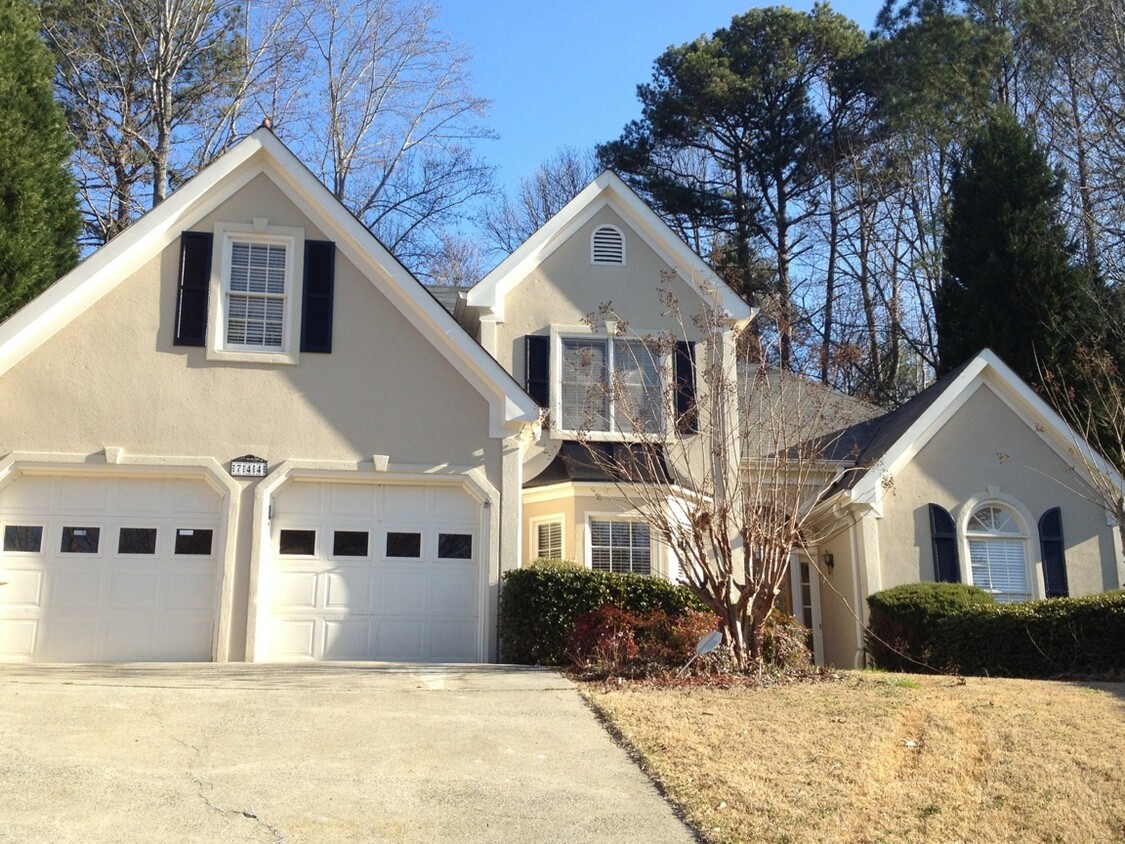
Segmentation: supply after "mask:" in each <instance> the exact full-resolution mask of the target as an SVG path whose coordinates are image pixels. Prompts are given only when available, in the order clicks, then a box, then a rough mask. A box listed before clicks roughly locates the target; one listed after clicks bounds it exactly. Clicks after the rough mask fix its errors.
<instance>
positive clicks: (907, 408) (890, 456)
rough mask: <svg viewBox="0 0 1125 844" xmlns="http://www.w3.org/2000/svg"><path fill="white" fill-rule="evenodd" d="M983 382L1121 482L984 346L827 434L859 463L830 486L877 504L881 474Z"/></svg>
mask: <svg viewBox="0 0 1125 844" xmlns="http://www.w3.org/2000/svg"><path fill="white" fill-rule="evenodd" d="M982 386H987V387H988V388H989V389H991V390H992V392H993V393H994V394H995V395H996V396H997V397H998V398H999V399H1000V400H1001V401H1003V402H1004V403H1005V404H1006V405H1007V406H1008V407H1009V408H1010V409H1011V410H1012V412H1014V413H1015V414H1016V415H1017V416H1019V417H1020V419H1022V420H1023V421H1024V423H1025V424H1027V426H1028V427H1029V428H1031V429H1032V430H1033V431H1035V432H1036V433H1037V434H1038V435H1039V436H1040V437H1041V438H1042V439H1043V440H1044V442H1046V443H1047V445H1048V446H1050V447H1051V449H1053V450H1054V451H1055V452H1056V453H1057V454H1058V455H1059V457H1060V458H1062V459H1063V460H1064V461H1065V462H1066V463H1068V464H1070V465H1071V466H1074V467H1075V468H1076V469H1078V470H1079V471H1080V472H1082V473H1083V474H1086V473H1089V472H1090V471H1091V470H1092V471H1095V472H1098V473H1100V474H1103V475H1105V476H1107V477H1109V478H1112V479H1115V482H1116V483H1117V484H1121V483H1122V480H1121V479H1120V477H1119V476H1118V474H1117V472H1116V470H1115V469H1114V468H1113V467H1112V466H1110V465H1109V463H1108V462H1107V461H1106V460H1105V459H1104V458H1103V457H1102V456H1101V455H1100V454H1098V453H1097V452H1096V451H1094V450H1093V448H1091V447H1090V446H1089V444H1087V443H1086V442H1085V440H1083V439H1082V438H1081V437H1080V436H1079V435H1078V434H1077V433H1076V432H1075V431H1074V430H1073V429H1072V428H1071V427H1070V426H1069V425H1068V424H1067V423H1066V421H1065V420H1063V418H1062V417H1061V416H1059V414H1058V413H1057V412H1056V411H1055V410H1054V408H1052V407H1051V406H1050V405H1049V404H1047V402H1045V401H1044V400H1043V399H1042V398H1040V397H1039V396H1038V395H1037V394H1036V393H1035V391H1034V390H1032V389H1031V387H1029V386H1028V385H1027V384H1026V383H1025V382H1024V381H1023V380H1022V379H1021V378H1020V377H1019V376H1018V375H1016V373H1015V372H1013V371H1012V370H1011V368H1010V367H1009V366H1008V365H1007V364H1006V363H1004V362H1003V361H1002V360H1000V358H999V356H997V354H996V353H995V352H993V351H992V350H991V349H984V350H983V351H981V352H980V353H979V354H977V355H976V356H975V357H973V358H970V359H969V360H967V361H966V362H965V363H963V364H961V366H959V367H957V369H955V370H953V371H952V372H950V373H948V374H947V375H945V376H943V377H942V378H940V379H939V380H938V381H936V382H934V383H933V384H931V385H930V386H929V387H928V388H927V389H925V390H923V391H922V392H921V393H919V394H918V395H916V396H915V397H914V398H912V399H911V400H910V401H908V402H906V404H904V405H902V406H901V407H899V408H898V409H896V410H893V411H891V412H890V413H886V414H884V415H882V416H879V417H876V418H875V419H871V420H868V421H866V422H860V423H858V424H856V425H853V426H851V427H850V428H845V429H844V430H843V431H841V432H838V433H837V434H834V435H832V436H833V437H834V442H835V443H836V444H837V448H838V452H837V457H839V458H840V459H844V458H845V457H850V458H851V459H852V460H854V464H855V465H856V466H857V467H858V471H854V472H849V473H848V474H847V475H845V476H843V477H842V478H841V479H840V480H839V481H838V482H837V485H836V487H835V488H834V490H833V491H838V492H846V493H847V494H848V497H849V498H850V499H851V500H852V501H853V502H855V503H860V504H876V503H877V502H878V500H879V498H880V496H881V494H882V490H883V486H884V485H883V479H884V477H886V476H888V475H889V476H891V477H893V476H894V475H895V474H896V473H897V472H899V471H900V470H901V469H902V468H903V467H904V466H905V465H906V464H907V463H908V462H909V461H910V460H912V459H913V458H914V457H915V455H917V454H918V452H919V451H921V450H922V448H923V447H924V446H925V445H926V443H928V442H929V441H930V440H931V439H932V438H933V436H934V435H935V434H936V433H937V432H938V431H939V430H941V428H942V426H943V425H944V424H945V423H946V422H947V421H948V420H949V418H950V417H952V416H953V414H954V413H956V412H957V410H959V409H960V408H961V407H962V406H963V405H964V404H965V402H967V401H968V400H969V399H970V398H971V397H972V396H973V394H974V393H975V392H976V391H977V390H978V389H979V388H981V387H982ZM848 449H850V450H851V451H850V453H849V454H848V455H845V454H844V451H846V450H848Z"/></svg>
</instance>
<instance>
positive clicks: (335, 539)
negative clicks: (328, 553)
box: [332, 530, 369, 557]
mask: <svg viewBox="0 0 1125 844" xmlns="http://www.w3.org/2000/svg"><path fill="white" fill-rule="evenodd" d="M368 539H369V534H368V533H367V531H365V530H338V531H336V532H335V533H333V534H332V556H333V557H366V556H367V543H368Z"/></svg>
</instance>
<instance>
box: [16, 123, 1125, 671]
mask: <svg viewBox="0 0 1125 844" xmlns="http://www.w3.org/2000/svg"><path fill="white" fill-rule="evenodd" d="M669 297H670V298H671V299H673V300H675V301H676V302H678V303H679V305H680V309H681V313H686V314H690V313H692V312H693V311H694V310H695V309H696V308H698V307H707V308H711V309H713V310H714V312H715V313H717V314H719V316H720V317H721V319H720V322H721V323H722V329H721V330H719V331H712V329H711V328H708V327H705V326H703V325H701V324H696V323H693V322H691V321H690V320H688V321H686V322H685V321H683V320H681V319H679V318H677V317H676V316H674V315H673V314H672V313H670V310H669V308H668V306H667V303H668V301H669ZM439 298H440V300H441V301H439ZM752 319H753V312H752V311H751V309H750V308H749V307H748V306H747V305H746V304H745V303H744V302H743V301H742V300H741V299H740V298H739V297H738V296H736V295H735V294H734V293H733V291H731V290H730V289H729V288H728V287H727V286H726V285H725V284H724V283H723V282H722V281H721V280H720V279H719V278H718V277H717V276H716V275H715V274H714V273H713V272H712V271H711V270H710V268H709V267H708V266H707V265H706V264H705V263H704V262H703V261H702V260H701V259H700V258H699V257H698V256H697V255H695V254H694V253H693V252H692V251H691V250H690V249H689V248H688V247H687V246H686V245H685V244H684V243H683V242H682V241H681V240H680V239H679V238H678V237H677V236H676V235H675V234H674V233H673V232H672V231H671V230H670V229H668V227H667V226H666V225H665V224H664V223H663V222H662V221H661V220H660V219H659V218H658V217H657V215H656V214H654V213H653V212H652V210H651V209H650V208H649V207H648V206H647V205H646V204H645V203H644V202H643V201H642V200H641V199H640V198H638V197H637V196H636V194H634V193H633V192H632V191H631V190H630V189H629V188H628V187H627V186H626V185H625V184H624V183H623V182H622V181H621V180H620V179H619V178H618V177H617V176H615V175H614V174H612V173H608V172H607V173H603V174H602V175H600V176H599V177H598V178H597V179H596V180H594V182H592V183H591V184H590V185H589V186H588V187H587V188H586V189H585V190H583V191H582V192H581V193H580V194H579V195H578V196H577V197H575V199H574V200H573V201H572V202H570V203H569V204H568V205H567V206H566V207H565V208H564V209H563V210H562V211H561V212H560V213H559V214H558V215H556V216H555V217H554V218H552V219H551V220H550V221H549V222H548V223H547V224H546V225H545V226H544V227H543V228H542V229H540V231H538V232H537V233H535V234H534V235H533V236H532V237H531V238H529V239H528V241H527V242H525V243H524V244H523V245H521V246H520V248H519V249H517V250H516V251H515V252H514V253H513V254H512V255H510V256H509V257H508V258H507V259H506V260H504V261H503V262H502V263H501V264H500V265H499V266H498V267H496V269H494V270H493V271H492V272H491V273H490V274H489V275H488V276H486V277H485V278H484V279H483V280H481V281H480V282H479V283H478V284H477V285H475V286H474V287H472V288H470V289H469V290H467V291H455V290H452V289H445V290H438V289H435V290H433V291H429V290H427V289H426V288H424V287H423V286H422V285H421V284H420V283H419V282H418V281H417V280H416V279H414V278H413V277H412V276H411V275H410V274H409V273H408V272H407V271H406V270H405V269H404V268H403V267H402V266H401V265H399V264H398V263H397V262H396V261H395V260H394V258H393V257H392V256H390V255H389V254H388V253H387V252H386V250H385V249H383V247H382V246H381V245H380V244H379V243H378V242H377V241H376V240H375V238H373V237H372V236H371V235H370V234H369V233H368V232H367V230H366V229H365V228H364V227H363V226H362V225H361V224H360V223H359V222H358V221H357V220H356V219H355V218H354V217H352V216H351V215H350V214H349V213H348V212H347V211H346V210H345V209H344V208H343V207H342V206H341V205H340V204H339V203H338V202H337V201H336V200H335V199H334V198H333V197H332V196H331V194H330V192H329V191H328V190H327V189H326V188H325V187H324V186H323V185H321V184H320V183H319V182H318V181H317V180H316V178H315V177H314V176H313V175H312V174H311V173H310V172H309V171H308V170H307V169H306V168H305V167H304V166H303V165H302V164H301V163H300V162H299V161H298V160H297V159H296V158H295V156H293V155H292V153H291V152H290V151H289V150H288V149H287V148H286V147H285V146H284V145H283V144H282V143H281V142H280V141H278V139H277V138H276V137H274V135H273V134H272V132H270V131H269V130H268V129H259V130H257V131H256V132H254V133H253V134H252V135H250V136H249V137H247V138H246V139H244V140H243V141H242V142H241V143H239V144H238V145H237V146H235V147H234V148H233V149H232V150H231V151H230V152H228V153H227V154H226V155H224V156H223V157H222V158H220V159H219V160H218V161H217V162H215V163H214V164H212V165H211V166H210V167H208V168H207V169H205V170H204V171H202V172H201V173H200V174H199V175H197V176H196V177H195V178H194V179H192V180H191V181H190V182H188V183H187V184H186V185H184V186H183V187H182V188H181V189H180V190H178V191H177V192H176V193H174V194H173V195H172V196H171V197H170V198H169V199H167V200H166V201H165V202H163V203H161V204H160V205H159V206H157V207H156V208H155V209H153V210H152V211H150V212H149V213H148V214H146V215H145V216H144V217H143V218H141V219H140V220H139V221H138V222H136V223H135V224H134V225H133V226H131V227H130V228H129V229H128V230H127V231H126V232H125V233H123V234H122V235H121V236H119V237H118V238H116V239H114V240H113V241H111V242H110V243H109V244H107V245H106V246H105V247H103V248H102V249H100V250H99V251H98V252H96V253H95V254H94V255H92V256H91V257H90V258H88V259H87V260H86V261H85V262H83V263H82V264H81V265H79V266H78V267H77V268H76V269H75V270H74V271H72V272H71V273H70V274H68V275H67V276H65V277H64V278H63V279H61V280H60V281H59V282H58V283H56V284H55V285H54V286H53V287H51V288H50V289H49V290H47V291H46V292H44V293H43V294H42V295H41V296H40V297H38V298H37V299H36V300H34V301H33V302H32V303H31V304H29V305H28V306H27V307H26V308H24V309H23V310H21V311H20V312H19V313H17V314H16V315H15V316H13V317H12V318H11V319H9V320H8V321H7V322H6V323H4V324H3V325H0V396H2V397H3V401H2V402H0V531H2V533H3V543H4V544H3V548H2V553H0V582H3V583H4V585H3V586H0V661H55V662H59V661H145V660H204V661H206V660H215V661H228V660H235V661H237V660H250V661H271V660H274V661H302V660H322V659H354V660H423V661H490V660H495V659H496V658H497V655H498V647H497V639H496V617H497V606H498V593H499V587H500V582H501V577H502V575H503V573H504V571H506V570H508V569H510V568H514V567H516V566H519V565H526V564H527V563H529V562H530V561H531V560H534V559H536V558H537V557H563V558H570V559H574V560H577V561H579V562H581V563H583V564H584V565H587V566H590V567H592V568H598V569H608V570H613V571H632V572H637V573H643V574H651V575H653V576H665V577H669V578H673V579H674V578H676V577H677V576H678V568H677V562H676V560H675V557H674V555H673V554H671V553H670V552H669V551H668V549H666V548H662V547H661V545H660V543H659V542H658V541H657V540H656V537H655V536H654V533H653V531H651V530H650V529H649V526H648V525H646V524H645V522H644V521H643V519H641V518H640V517H639V514H638V513H637V512H635V511H632V510H631V509H630V507H629V506H628V503H627V502H626V501H625V500H623V499H622V498H621V496H620V495H618V494H617V485H616V484H615V482H614V481H613V479H612V478H609V477H606V475H605V473H604V472H599V471H598V470H597V467H596V466H594V465H591V461H589V460H588V459H584V456H585V457H586V458H588V457H589V454H588V450H589V449H591V448H596V449H610V450H612V449H629V448H631V447H632V445H633V440H635V437H634V436H631V433H630V430H629V428H628V425H626V424H625V421H624V416H623V414H622V413H621V409H620V408H619V407H618V406H616V405H615V401H616V400H615V399H613V398H607V399H605V401H604V402H603V403H601V404H599V405H598V406H597V407H596V408H594V412H593V413H591V408H590V407H589V402H588V399H589V390H588V387H589V384H588V383H587V381H589V379H590V378H591V377H592V376H591V375H590V373H591V372H595V373H601V376H599V377H605V378H613V379H618V380H619V381H620V383H621V384H624V385H625V388H626V392H629V393H630V395H632V396H633V397H634V398H640V399H642V400H643V398H644V396H645V395H646V393H647V391H648V390H650V389H651V388H652V387H654V386H656V385H670V386H672V387H674V389H675V396H676V399H675V404H674V406H673V408H671V409H670V410H668V411H658V410H655V409H654V410H653V411H652V413H653V414H654V415H653V417H652V424H654V425H658V426H664V425H669V424H673V423H674V424H677V425H679V424H686V425H689V426H690V425H694V424H696V422H695V420H696V419H697V414H702V413H706V412H707V411H706V406H707V404H708V403H707V401H706V395H705V389H706V388H705V387H704V379H703V378H701V377H700V374H701V373H702V371H703V368H704V367H706V366H721V367H731V368H733V367H735V340H734V338H735V335H736V334H737V332H738V331H739V330H741V328H743V327H745V326H746V324H747V323H748V322H749V321H750V320H752ZM625 323H627V324H628V326H629V331H628V332H624V331H622V330H621V325H622V324H625ZM639 335H664V336H670V335H674V336H675V337H676V340H675V342H674V343H673V344H671V345H669V346H668V347H667V348H665V349H664V350H663V351H662V352H661V353H660V354H658V355H656V354H653V355H650V356H648V357H644V356H637V355H636V354H635V352H636V351H637V347H636V346H630V345H629V343H630V342H632V341H631V340H630V338H635V337H637V336H639ZM578 361H581V362H582V363H583V365H582V366H578V365H577V363H576V362H578ZM662 413H663V414H665V415H667V416H675V417H676V418H675V420H672V419H669V418H664V417H662V416H661V415H660V414H662ZM863 416H864V421H862V422H858V423H854V424H853V422H854V420H852V419H849V420H848V425H847V427H846V428H845V430H844V431H843V432H839V433H840V436H839V437H838V438H837V439H836V443H837V444H839V451H838V452H836V453H834V454H833V455H832V458H833V461H834V463H833V465H834V467H835V469H834V471H836V472H837V473H838V476H837V478H836V482H835V484H836V485H835V487H834V488H833V490H832V494H831V496H830V497H828V498H827V499H826V500H825V502H824V503H823V504H822V505H821V512H820V518H821V521H822V523H823V524H824V525H825V526H826V529H825V530H824V531H823V535H824V536H825V537H826V538H825V539H824V541H823V542H822V543H820V544H819V545H818V546H817V547H815V548H810V549H809V551H808V553H807V554H803V555H799V556H796V557H795V558H794V565H793V571H792V584H791V588H790V590H789V595H788V597H787V598H786V600H787V601H788V603H789V605H790V606H791V607H792V608H793V610H794V612H795V613H796V614H797V615H798V616H800V617H801V618H802V619H803V620H805V622H806V623H807V624H808V625H809V626H810V627H811V628H812V630H813V631H814V636H813V638H814V642H815V647H816V653H817V658H818V661H822V662H824V661H827V662H833V663H835V664H838V665H852V664H855V663H857V662H858V661H861V660H862V621H863V613H864V611H865V602H864V600H863V599H864V597H865V596H866V595H867V594H870V593H871V592H873V591H876V590H878V589H881V588H886V587H888V586H892V585H895V584H897V583H902V582H910V581H917V580H930V579H939V578H943V579H954V578H957V579H962V580H968V581H972V580H973V579H974V578H978V577H980V576H982V575H980V574H979V572H985V573H987V574H989V575H990V576H991V575H992V574H994V573H997V572H1000V573H1003V572H1009V573H1010V572H1012V571H1017V570H1020V569H1019V567H1020V566H1021V565H1022V567H1023V568H1022V571H1024V572H1025V577H1024V579H1023V581H1019V580H1018V578H1017V579H1015V580H1012V579H1010V578H1009V580H1005V581H1004V582H1003V583H1002V584H1001V585H1003V586H1004V588H1007V589H1009V590H1012V589H1014V588H1015V587H1019V588H1021V589H1022V590H1023V592H1024V593H1025V594H1026V595H1029V596H1031V597H1039V596H1044V595H1047V594H1056V593H1059V591H1060V589H1064V590H1066V591H1067V592H1069V594H1075V595H1077V594H1086V593H1089V592H1097V591H1102V590H1105V589H1110V588H1115V587H1116V586H1118V585H1119V584H1120V583H1121V582H1122V579H1123V576H1125V572H1123V571H1122V568H1121V562H1120V561H1121V558H1122V555H1121V549H1120V548H1119V547H1118V545H1119V543H1118V542H1117V539H1116V533H1115V529H1114V528H1113V527H1112V526H1111V525H1109V524H1107V521H1106V516H1105V511H1104V509H1103V508H1101V507H1100V506H1099V505H1098V504H1097V502H1096V501H1093V500H1091V499H1090V497H1089V496H1085V497H1084V495H1083V492H1082V489H1081V475H1082V472H1083V471H1084V466H1083V462H1082V460H1080V459H1078V456H1077V455H1076V454H1075V453H1074V451H1073V448H1072V445H1073V441H1072V440H1071V439H1068V438H1069V431H1068V429H1066V426H1065V425H1064V424H1063V423H1062V421H1061V419H1059V418H1058V417H1057V415H1055V414H1054V413H1053V411H1051V410H1050V408H1048V407H1047V406H1046V405H1045V404H1044V403H1043V402H1042V401H1041V400H1039V399H1038V398H1037V397H1036V396H1035V395H1034V394H1033V393H1031V391H1030V390H1028V389H1027V387H1026V386H1025V385H1023V384H1021V383H1020V382H1019V381H1018V379H1016V378H1015V376H1014V375H1012V373H1011V372H1010V371H1009V370H1007V368H1006V367H1005V366H1004V365H1003V364H1002V363H1001V362H1000V361H999V360H997V359H996V358H995V356H992V355H990V353H984V354H983V355H982V356H981V357H979V358H978V359H976V360H975V361H972V362H970V363H969V364H967V365H966V366H965V367H963V368H962V369H961V370H959V371H958V372H957V373H954V374H953V376H951V377H949V378H947V379H945V380H944V381H942V382H939V383H938V384H936V385H934V387H932V388H931V389H930V390H928V391H926V392H924V393H922V394H921V395H920V396H918V397H917V398H916V399H914V400H913V401H912V402H910V403H908V404H907V405H905V406H904V407H903V408H900V409H899V410H897V411H895V412H894V413H892V414H884V415H882V416H878V415H874V411H871V412H868V413H866V414H863ZM869 417H870V418H869ZM731 424H733V425H738V424H741V423H740V420H732V422H731ZM703 428H704V426H700V429H701V430H702V429H703ZM580 433H581V436H579V434H580ZM689 433H691V431H689ZM697 439H698V440H699V448H705V447H706V442H705V437H704V436H702V435H701V436H699V437H698V438H697ZM1001 455H1002V457H1001ZM687 459H691V458H690V455H689V457H688V458H687ZM668 469H669V471H670V472H671V473H672V474H675V471H676V467H675V466H670V467H668ZM674 494H677V493H676V491H675V490H672V489H670V495H674ZM684 494H690V490H688V491H686V492H685V493H684ZM935 508H936V509H935ZM942 513H944V514H946V517H947V518H946V517H943V516H942ZM1052 514H1053V515H1052ZM1044 525H1046V527H1044ZM1013 543H1014V544H1013ZM1017 546H1018V547H1017ZM951 549H952V550H951ZM954 552H956V553H954ZM935 553H937V555H938V559H939V563H938V564H937V565H935V563H934V554H935ZM982 554H983V555H984V556H983V557H982V556H981V555H982ZM993 557H995V558H996V560H997V561H998V562H996V563H995V564H993ZM978 558H980V559H978ZM980 560H983V563H981V562H980ZM1001 563H1003V564H1004V565H1001ZM982 566H983V567H982ZM1005 566H1006V568H1005ZM1044 572H1046V574H1044ZM1060 572H1061V573H1062V575H1064V577H1063V578H1062V580H1060V577H1059V573H1060ZM997 577H998V578H999V574H997ZM997 583H1000V581H999V579H998V580H997ZM1060 583H1061V584H1062V586H1060V585H1059V584H1060ZM1013 584H1015V585H1014V586H1013ZM1021 584H1022V585H1021ZM1012 595H1013V596H1014V595H1015V592H1014V591H1013V592H1012Z"/></svg>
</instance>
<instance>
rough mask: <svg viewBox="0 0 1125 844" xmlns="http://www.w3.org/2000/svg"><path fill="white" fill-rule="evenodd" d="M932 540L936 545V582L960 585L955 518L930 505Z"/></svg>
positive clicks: (935, 505) (959, 563)
mask: <svg viewBox="0 0 1125 844" xmlns="http://www.w3.org/2000/svg"><path fill="white" fill-rule="evenodd" d="M930 538H931V539H932V541H933V545H934V580H936V581H938V583H960V582H961V560H960V557H959V555H958V554H957V528H956V527H955V526H954V524H953V517H952V516H950V515H949V513H948V512H947V511H946V510H944V509H943V508H941V507H939V506H938V505H937V504H931V505H930Z"/></svg>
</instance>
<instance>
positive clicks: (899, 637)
mask: <svg viewBox="0 0 1125 844" xmlns="http://www.w3.org/2000/svg"><path fill="white" fill-rule="evenodd" d="M995 604H996V601H995V600H994V599H993V597H992V596H991V595H989V594H988V593H987V592H985V591H984V590H983V589H980V588H978V587H976V586H968V585H966V584H964V583H908V584H906V585H904V586H896V587H895V588H893V589H885V590H883V591H882V592H876V593H875V594H874V595H871V596H870V597H868V599H867V606H868V607H869V608H870V609H871V613H870V619H869V622H868V627H867V650H868V653H870V654H871V657H872V658H873V659H874V660H875V664H876V665H878V666H879V667H880V668H885V669H887V670H888V671H915V672H919V671H925V670H926V666H933V667H934V668H935V669H937V670H944V669H946V668H947V667H948V666H946V665H943V664H941V663H940V659H941V656H940V654H941V653H942V651H941V647H940V646H941V637H940V636H938V635H937V624H938V622H939V621H940V620H941V619H943V618H946V617H948V616H951V615H955V614H956V613H958V612H961V611H963V610H966V609H968V608H969V607H973V606H994V605H995ZM935 660H937V661H935Z"/></svg>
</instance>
